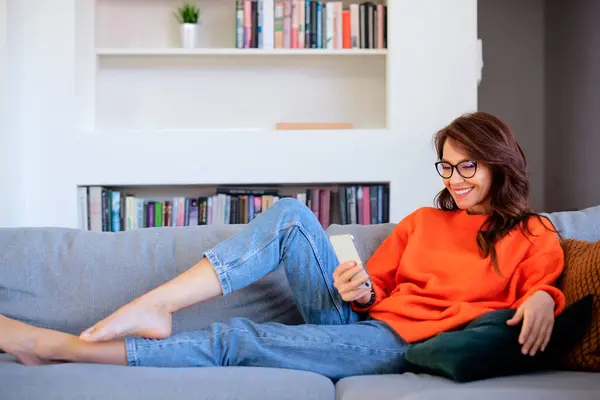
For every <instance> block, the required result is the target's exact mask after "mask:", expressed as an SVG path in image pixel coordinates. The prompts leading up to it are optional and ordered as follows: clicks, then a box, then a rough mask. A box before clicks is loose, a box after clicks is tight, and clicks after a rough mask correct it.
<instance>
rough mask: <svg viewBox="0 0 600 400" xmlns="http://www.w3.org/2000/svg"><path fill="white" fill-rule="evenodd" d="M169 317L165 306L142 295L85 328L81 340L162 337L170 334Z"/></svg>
mask: <svg viewBox="0 0 600 400" xmlns="http://www.w3.org/2000/svg"><path fill="white" fill-rule="evenodd" d="M171 329H172V316H171V313H170V312H168V311H167V310H166V309H165V308H164V307H161V306H160V305H157V304H156V303H153V302H151V301H149V300H148V299H146V298H144V297H141V298H139V299H136V300H134V301H132V302H131V303H129V304H126V305H124V306H123V307H121V308H119V309H118V310H117V311H115V312H114V313H113V314H111V315H109V316H108V317H106V318H105V319H103V320H102V321H100V322H98V323H97V324H95V325H94V326H92V327H91V328H89V329H86V330H85V331H84V332H83V333H82V334H81V336H80V337H79V338H80V339H81V340H84V341H87V342H96V341H106V340H111V339H115V338H121V337H125V336H139V337H144V338H149V339H164V338H168V337H169V336H170V335H171Z"/></svg>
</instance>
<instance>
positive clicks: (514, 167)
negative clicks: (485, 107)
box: [434, 112, 541, 273]
mask: <svg viewBox="0 0 600 400" xmlns="http://www.w3.org/2000/svg"><path fill="white" fill-rule="evenodd" d="M449 139H450V140H452V142H453V144H454V145H456V146H457V147H459V148H460V149H461V150H462V151H464V152H465V153H466V154H468V155H469V157H471V160H473V161H477V162H478V163H480V164H484V165H486V166H487V167H488V168H490V171H491V176H492V184H491V188H490V193H489V201H490V205H491V209H492V212H491V214H490V215H489V216H488V218H487V220H486V222H485V223H484V224H483V226H482V227H481V228H480V230H479V232H478V234H477V243H478V244H479V248H480V249H481V251H482V255H483V257H484V258H485V257H488V256H490V257H491V259H492V263H493V265H494V269H495V270H496V272H498V273H500V269H499V267H498V258H497V254H496V247H495V244H496V242H498V241H499V240H500V239H502V237H504V235H506V234H507V233H508V232H510V231H511V230H512V229H513V228H514V227H516V226H519V228H520V229H521V230H522V231H523V229H526V230H527V231H528V232H529V233H530V234H531V231H530V230H529V226H528V223H529V219H530V218H531V217H538V218H540V221H541V216H540V215H539V214H536V213H535V212H534V211H533V209H532V208H531V206H530V186H529V178H528V175H527V159H526V157H525V154H524V153H523V151H522V150H521V147H520V146H519V144H518V143H517V141H516V139H515V137H514V136H513V134H512V132H511V131H510V129H509V128H508V126H507V125H506V124H505V123H504V122H502V121H500V120H499V119H498V118H496V117H495V116H493V115H491V114H488V113H485V112H475V113H471V114H465V115H462V116H460V117H458V118H456V119H455V120H454V121H452V122H451V123H450V124H449V125H448V126H446V127H445V128H443V129H442V130H440V131H439V132H437V134H436V135H435V137H434V143H435V148H436V151H437V156H438V159H439V160H441V159H442V158H443V150H444V144H445V143H446V141H447V140H449ZM436 206H437V207H438V208H440V209H442V210H446V211H451V210H457V209H458V206H457V205H456V202H455V201H454V198H453V197H452V194H451V193H450V191H449V190H448V189H447V188H444V189H443V190H442V191H441V192H440V193H438V195H437V196H436ZM523 233H524V232H523Z"/></svg>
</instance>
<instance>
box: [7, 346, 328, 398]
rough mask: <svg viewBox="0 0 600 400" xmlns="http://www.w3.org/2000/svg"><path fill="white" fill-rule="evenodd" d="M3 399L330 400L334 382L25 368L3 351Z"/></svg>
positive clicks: (239, 371) (223, 373)
mask: <svg viewBox="0 0 600 400" xmlns="http://www.w3.org/2000/svg"><path fill="white" fill-rule="evenodd" d="M0 377H2V378H1V379H0V381H1V382H2V383H1V384H0V399H3V400H13V399H14V400H17V399H19V400H21V399H44V400H59V399H60V400H76V399H77V400H79V399H86V400H105V399H112V400H121V399H122V400H134V399H144V400H164V399H177V400H186V399H189V400H202V399H210V400H213V399H214V400H219V399H227V400H231V399H261V400H262V399H272V400H283V399H289V400H295V399H314V400H324V399H325V400H326V399H334V398H335V388H334V386H333V383H332V382H331V381H330V380H329V379H327V378H325V377H323V376H321V375H318V374H314V373H310V372H304V371H292V370H283V369H271V368H251V367H244V368H242V367H237V368H236V367H222V368H141V367H140V368H136V367H118V366H109V365H92V364H60V365H51V366H44V367H24V366H22V365H20V364H17V363H16V362H14V360H13V358H12V357H10V356H8V355H6V354H4V355H2V354H0Z"/></svg>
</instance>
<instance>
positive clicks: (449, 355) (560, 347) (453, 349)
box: [405, 296, 592, 382]
mask: <svg viewBox="0 0 600 400" xmlns="http://www.w3.org/2000/svg"><path fill="white" fill-rule="evenodd" d="M514 313H515V310H511V309H503V310H497V311H493V312H489V313H487V314H484V315H482V316H481V317H479V318H477V319H475V320H474V321H472V322H471V323H469V324H468V325H467V326H466V327H465V328H464V329H463V330H458V331H452V332H445V333H441V334H439V335H437V336H435V337H433V338H431V339H429V340H426V341H424V342H421V343H417V344H415V345H413V346H411V347H409V348H408V350H407V351H406V355H405V358H406V366H407V370H408V371H412V372H426V373H432V374H434V375H440V376H444V377H447V378H450V379H453V380H455V381H457V382H471V381H475V380H481V379H489V378H494V377H498V376H508V375H516V374H523V373H528V372H534V371H541V370H548V369H555V368H558V366H559V362H560V361H561V360H562V359H563V358H564V356H565V355H566V354H567V353H568V352H569V351H570V350H571V349H572V348H573V346H574V345H575V344H576V343H577V342H578V341H579V340H580V339H581V337H582V336H583V334H584V332H585V331H586V328H587V326H588V325H589V321H590V319H591V313H592V298H591V296H587V297H585V298H583V299H582V300H580V301H578V302H576V303H573V304H570V305H569V306H568V307H567V308H566V309H565V310H564V311H563V312H562V313H561V314H560V315H559V316H558V317H557V318H556V321H555V324H554V328H553V331H552V337H551V339H550V342H549V343H548V347H547V348H546V350H545V351H544V352H538V353H537V354H536V355H535V357H531V356H529V355H523V354H522V353H521V348H522V345H521V344H519V340H518V338H519V334H520V332H521V327H522V325H521V324H519V325H517V326H509V325H507V324H506V321H508V320H509V319H510V318H512V316H513V315H514Z"/></svg>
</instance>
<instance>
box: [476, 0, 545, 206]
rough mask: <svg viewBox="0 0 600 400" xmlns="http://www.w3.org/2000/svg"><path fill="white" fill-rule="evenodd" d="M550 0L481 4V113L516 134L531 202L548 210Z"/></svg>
mask: <svg viewBox="0 0 600 400" xmlns="http://www.w3.org/2000/svg"><path fill="white" fill-rule="evenodd" d="M544 10H545V0H526V1H524V0H502V1H498V0H479V3H478V10H477V11H478V17H479V21H478V30H479V37H480V38H481V39H482V40H483V60H484V68H483V80H482V82H481V85H480V86H479V99H478V101H479V109H480V110H482V111H487V112H490V113H492V114H495V115H497V116H498V117H499V118H501V119H502V120H504V121H505V122H506V123H507V124H508V125H509V126H510V127H511V129H512V130H513V131H514V134H515V136H516V137H517V140H518V141H519V144H520V145H521V147H522V149H523V151H524V152H525V155H526V157H527V161H528V163H529V170H530V173H531V191H532V193H531V194H532V196H531V197H532V203H533V206H534V208H535V209H536V210H538V211H544V207H545V204H544V200H545V193H544V190H545V185H544V179H545V176H544V175H545V174H544V170H545V168H544V129H545V125H544V116H545V113H544V98H545V88H544V70H545V68H544V66H545V59H544V42H545V40H544V35H545V34H544Z"/></svg>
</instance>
